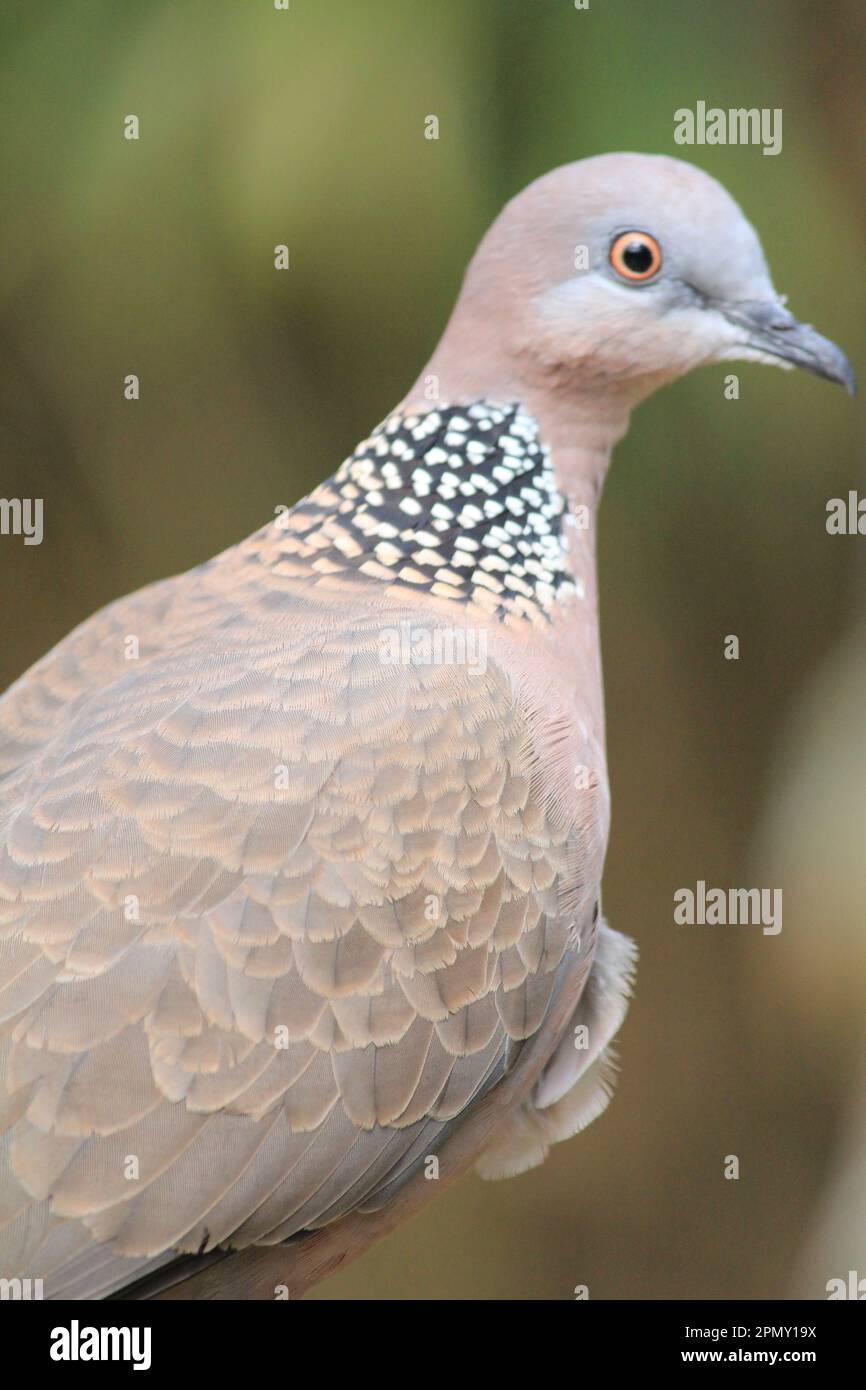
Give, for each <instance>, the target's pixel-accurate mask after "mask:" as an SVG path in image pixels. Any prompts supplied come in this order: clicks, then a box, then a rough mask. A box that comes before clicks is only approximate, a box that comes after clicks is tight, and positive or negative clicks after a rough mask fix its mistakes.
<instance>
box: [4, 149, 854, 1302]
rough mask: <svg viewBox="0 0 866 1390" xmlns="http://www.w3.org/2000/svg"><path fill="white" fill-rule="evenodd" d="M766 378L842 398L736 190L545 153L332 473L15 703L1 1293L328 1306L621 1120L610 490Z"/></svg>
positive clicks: (56, 662) (123, 605) (82, 636)
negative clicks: (297, 1301) (383, 1255)
mask: <svg viewBox="0 0 866 1390" xmlns="http://www.w3.org/2000/svg"><path fill="white" fill-rule="evenodd" d="M614 244H616V245H617V246H618V247H619V248H624V253H623V254H624V255H625V258H626V259H625V261H622V260H620V252H619V250H618V252H617V257H616V258H614V259H613V260H612V259H611V246H612V245H614ZM653 245H654V246H655V247H656V249H658V250H659V256H660V260H659V263H658V264H655V263H654V262H653V261H652V257H651V254H650V248H651V246H653ZM653 254H654V253H653ZM629 266H631V267H633V270H632V269H629ZM618 267H619V269H618ZM735 357H746V358H754V359H758V360H781V359H787V360H788V361H789V362H790V363H796V364H797V365H803V366H807V367H809V368H811V369H812V370H815V371H818V372H820V373H821V374H823V375H827V376H831V377H833V378H834V379H838V380H846V381H848V380H849V378H850V368H848V367H847V364H846V363H845V360H844V358H843V357H842V355H841V353H839V351H838V349H835V348H834V347H833V345H832V344H829V343H827V342H826V340H824V339H822V338H820V337H819V336H818V335H817V334H815V333H814V332H813V330H811V329H805V328H803V327H802V326H799V325H797V324H796V323H795V321H794V320H793V319H791V317H790V315H788V314H787V311H786V310H784V309H783V308H782V307H781V304H780V301H779V300H778V297H777V296H776V294H775V291H774V290H773V288H772V285H771V283H770V281H769V277H768V274H767V271H766V267H765V264H764V261H763V256H762V254H761V251H760V246H759V243H758V241H757V238H756V236H755V234H754V232H753V231H752V229H751V228H750V227H749V225H748V223H747V222H746V221H745V219H744V218H743V217H742V214H741V213H740V212H739V209H738V208H737V207H736V205H735V204H734V203H733V202H732V200H731V199H730V198H729V197H728V195H727V194H726V193H725V192H724V190H723V189H721V188H720V187H719V185H718V184H716V183H715V182H714V181H713V180H712V179H710V178H709V177H708V176H707V175H705V174H702V173H700V172H699V171H697V170H695V169H692V168H690V167H689V166H687V165H683V164H680V163H678V162H676V161H673V160H668V159H658V158H652V157H647V156H638V155H612V156H604V157H601V158H599V159H597V160H588V161H584V162H583V163H581V164H577V165H571V166H568V167H567V168H565V169H561V170H557V171H555V172H554V173H553V174H550V175H548V176H547V177H546V178H544V179H541V180H539V182H538V183H536V184H534V185H532V187H531V188H529V189H527V190H526V191H525V192H524V193H522V194H521V195H520V196H519V197H518V198H517V199H515V200H514V202H513V203H511V204H509V206H508V208H506V210H505V212H504V213H503V214H502V216H501V217H500V218H499V219H498V221H497V222H496V223H495V224H494V227H493V228H492V229H491V231H490V232H489V233H488V235H487V237H486V238H485V239H484V241H483V243H482V245H481V248H480V250H479V252H478V254H477V256H476V257H475V259H474V261H473V263H472V266H471V267H470V270H469V272H468V274H467V279H466V283H465V285H464V289H463V292H462V294H461V297H460V299H459V301H458V305H457V307H456V309H455V313H454V315H453V318H452V320H451V323H450V324H449V326H448V328H447V330H446V332H445V334H444V335H443V338H442V341H441V343H440V345H439V347H438V348H437V350H436V352H435V353H434V355H433V358H432V360H431V362H430V364H429V365H428V367H427V368H426V369H425V371H424V372H423V373H422V374H421V377H420V378H419V381H418V383H417V384H416V386H415V387H414V388H413V390H412V391H411V392H410V393H409V395H408V397H407V398H406V400H405V401H404V402H403V404H402V405H401V406H400V407H398V409H397V410H396V411H395V412H394V413H393V414H392V416H390V417H389V418H388V420H387V421H386V422H385V423H384V424H383V426H382V427H380V429H379V430H377V431H375V432H374V434H373V435H372V436H371V437H370V439H369V440H367V441H365V442H364V443H363V444H362V445H360V446H359V447H358V449H357V450H356V451H355V453H354V454H353V456H352V458H351V459H349V460H347V461H346V463H345V464H344V465H343V466H342V468H341V469H340V470H339V471H338V472H337V474H335V476H334V477H333V478H332V479H330V480H329V481H328V482H327V483H324V484H323V485H322V486H321V487H320V488H318V489H317V490H316V491H315V492H314V493H313V494H312V495H311V497H310V498H308V499H306V500H305V501H304V502H302V503H299V504H298V506H297V507H295V508H294V509H292V511H291V512H290V513H288V514H287V515H286V516H285V517H281V518H279V519H278V520H277V521H276V522H273V523H271V524H270V525H268V526H266V527H265V528H263V530H261V531H259V532H258V533H256V534H255V535H254V536H252V537H250V538H249V539H248V540H247V541H244V542H242V543H241V544H239V545H237V546H235V547H233V548H232V549H231V550H229V551H226V552H225V553H224V554H223V555H220V556H218V557H217V558H216V559H215V560H213V561H211V562H209V563H208V564H207V565H203V566H200V567H199V568H198V569H195V570H192V571H191V572H190V573H188V574H186V575H183V576H180V577H179V578H176V579H171V580H167V581H164V582H162V583H159V584H156V585H153V586H151V587H150V588H148V589H145V590H143V591H142V592H141V593H139V594H135V595H133V596H131V597H130V598H127V599H123V600H121V601H119V602H118V603H116V604H113V605H112V606H111V607H109V608H108V609H106V610H104V611H103V612H101V613H99V614H97V615H96V616H95V617H94V618H92V619H91V620H90V621H89V622H87V623H85V624H83V625H82V626H81V627H80V628H78V629H77V630H76V631H75V632H73V633H72V634H71V635H70V636H69V637H68V638H67V639H66V640H65V641H64V642H62V643H60V645H59V646H58V647H57V648H55V649H54V651H52V652H50V653H49V654H48V656H46V657H45V658H44V659H43V660H42V661H41V662H39V663H38V664H37V665H36V666H35V667H34V668H33V669H32V670H31V671H30V672H28V673H27V674H26V675H25V676H23V677H22V679H21V680H20V681H19V682H18V683H17V684H16V685H14V686H13V687H12V688H11V690H10V691H9V692H8V693H7V694H6V696H5V697H4V699H3V700H2V702H0V776H2V781H0V972H2V973H0V1019H2V1020H3V1028H4V1033H3V1041H2V1044H0V1061H2V1070H3V1076H4V1092H5V1094H4V1098H3V1099H2V1102H0V1115H2V1124H3V1139H2V1145H0V1275H2V1276H3V1277H7V1278H9V1277H37V1278H43V1279H44V1280H45V1281H46V1286H47V1292H48V1293H49V1295H50V1296H55V1297H58V1296H64V1295H68V1296H73V1297H100V1296H104V1295H106V1294H107V1293H111V1292H113V1291H116V1290H118V1289H120V1288H122V1287H124V1286H126V1285H128V1284H129V1283H130V1282H131V1281H135V1280H138V1279H142V1278H150V1280H151V1282H150V1284H149V1285H145V1286H143V1287H144V1289H145V1291H146V1292H149V1293H150V1294H153V1293H154V1292H156V1291H157V1290H159V1289H160V1288H161V1289H163V1290H164V1291H165V1292H164V1293H163V1295H162V1296H187V1295H188V1294H189V1293H192V1294H193V1295H194V1296H207V1297H213V1296H223V1297H227V1296H235V1297H253V1296H263V1297H267V1296H272V1291H273V1286H274V1283H275V1282H279V1283H286V1284H288V1285H289V1286H290V1288H291V1289H292V1291H293V1292H296V1291H300V1290H301V1289H302V1288H303V1287H304V1286H305V1285H306V1284H307V1283H309V1282H310V1281H311V1280H312V1279H314V1278H317V1277H321V1276H322V1275H323V1274H325V1273H327V1272H328V1271H329V1270H331V1269H333V1268H335V1267H336V1266H337V1265H339V1264H340V1263H341V1262H343V1261H344V1260H345V1259H347V1258H350V1257H351V1256H352V1255H354V1254H356V1253H358V1252H359V1251H360V1250H361V1249H363V1248H364V1246H365V1245H366V1244H368V1243H369V1241H370V1240H371V1239H374V1238H376V1237H377V1236H378V1235H380V1234H382V1233H383V1232H384V1231H385V1230H387V1229H390V1227H391V1226H393V1224H394V1223H395V1222H396V1221H397V1220H399V1219H402V1218H403V1217H404V1216H406V1215H408V1214H410V1213H411V1212H412V1211H413V1210H414V1209H416V1207H417V1206H418V1205H420V1203H421V1202H422V1201H424V1200H426V1199H427V1198H428V1197H429V1196H431V1195H433V1193H434V1192H435V1191H436V1190H437V1188H441V1186H442V1185H444V1184H447V1183H448V1182H449V1181H452V1180H453V1179H454V1178H455V1177H456V1176H457V1175H458V1174H459V1173H460V1172H461V1171H462V1170H463V1169H465V1168H466V1167H467V1166H468V1165H469V1164H471V1163H472V1162H473V1161H476V1160H477V1161H478V1164H479V1167H480V1169H481V1171H482V1172H483V1173H484V1174H486V1175H487V1176H500V1175H504V1174H508V1173H511V1172H516V1171H520V1170H521V1169H522V1168H525V1167H528V1166H531V1165H532V1164H533V1163H536V1162H540V1161H541V1160H542V1159H543V1157H544V1155H545V1153H546V1151H547V1148H548V1147H549V1145H550V1144H551V1143H553V1142H556V1141H557V1140H559V1139H562V1138H565V1137H567V1136H568V1135H570V1134H572V1133H574V1132H575V1131H576V1130H578V1129H579V1128H581V1127H582V1125H584V1124H586V1123H588V1122H589V1121H590V1120H591V1119H592V1118H594V1117H595V1115H596V1114H598V1112H599V1111H600V1110H601V1109H603V1107H604V1105H605V1104H606V1101H607V1097H608V1093H609V1087H610V1053H609V1044H610V1040H611V1038H612V1037H613V1035H614V1034H615V1033H616V1031H617V1029H618V1028H619V1025H620V1023H621V1021H622V1018H623V1015H624V1012H625V1007H626V999H627V994H628V990H629V985H630V979H631V972H632V966H633V955H634V952H633V948H632V946H631V944H630V943H629V942H628V941H627V939H626V938H624V937H622V936H620V935H619V934H617V933H616V932H613V931H611V930H610V929H609V928H607V927H606V926H604V924H603V923H602V922H601V919H600V910H599V904H600V883H601V875H602V868H603V863H604V854H605V847H606V843H607V833H608V824H609V799H608V786H607V773H606V765H605V752H604V744H605V736H604V714H603V702H602V683H601V669H600V658H599V636H598V604H597V589H596V570H595V524H596V513H597V507H598V502H599V497H600V493H601V487H602V483H603V479H604V474H605V471H606V468H607V464H608V459H609V455H610V450H611V448H612V447H613V445H614V444H615V442H616V441H617V440H618V439H619V438H620V437H621V436H622V434H623V433H624V431H625V429H626V427H627V424H628V417H629V412H630V410H631V408H632V407H633V406H634V405H635V404H637V403H638V402H639V401H640V400H641V399H643V398H644V397H645V396H646V395H648V394H649V392H650V391H652V390H653V389H655V387H657V386H658V385H660V384H661V383H663V382H664V381H667V380H670V379H672V378H673V377H675V376H677V375H680V374H681V373H682V372H684V371H686V370H688V369H689V368H690V367H692V366H696V365H699V364H700V363H702V362H710V361H724V360H731V359H733V358H735ZM130 637H134V638H135V639H136V641H137V644H138V649H137V652H135V654H134V659H132V660H130V659H129V656H130V648H129V641H128V639H129V638H130ZM581 1025H584V1027H582V1026H581ZM433 1156H435V1157H436V1158H437V1160H438V1162H439V1165H440V1179H441V1180H440V1183H439V1184H433V1183H429V1182H426V1181H425V1179H424V1165H425V1161H426V1160H428V1159H429V1158H430V1157H433ZM131 1158H134V1160H135V1162H134V1163H133V1164H132V1165H131V1167H130V1159H131ZM283 1242H288V1244H283ZM237 1251H240V1252H242V1253H231V1254H227V1253H226V1252H237ZM182 1257H186V1258H182Z"/></svg>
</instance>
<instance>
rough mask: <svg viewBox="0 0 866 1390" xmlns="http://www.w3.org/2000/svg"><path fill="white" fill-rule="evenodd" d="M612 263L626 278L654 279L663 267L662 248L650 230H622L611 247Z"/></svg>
mask: <svg viewBox="0 0 866 1390" xmlns="http://www.w3.org/2000/svg"><path fill="white" fill-rule="evenodd" d="M610 263H611V265H612V266H613V268H614V270H615V271H616V273H617V275H621V276H622V278H623V279H624V280H631V281H632V282H640V281H643V280H652V278H653V276H654V275H658V273H659V271H660V270H661V268H662V248H661V247H660V246H659V244H658V242H657V241H656V239H655V237H654V236H650V234H649V232H622V233H621V234H620V235H619V236H618V237H617V238H616V241H615V242H614V243H613V245H612V246H611V248H610Z"/></svg>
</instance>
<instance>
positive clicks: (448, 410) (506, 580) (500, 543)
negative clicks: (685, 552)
mask: <svg viewBox="0 0 866 1390" xmlns="http://www.w3.org/2000/svg"><path fill="white" fill-rule="evenodd" d="M560 452H561V457H560ZM606 462H607V460H606V455H605V454H604V453H603V451H598V450H597V451H587V450H586V449H585V448H584V447H582V446H581V447H579V448H578V447H576V445H575V443H574V441H573V440H571V441H570V440H568V439H563V440H562V441H561V447H560V449H558V450H557V453H556V457H554V452H553V450H552V449H551V447H550V445H549V444H548V442H547V440H545V439H544V437H543V435H542V432H541V428H540V424H539V421H538V420H537V419H536V418H535V417H534V416H533V415H531V414H530V413H529V411H527V410H526V409H525V408H524V407H523V406H522V405H520V404H519V403H516V402H512V403H499V402H491V401H488V400H475V401H471V402H467V403H465V404H460V405H445V404H439V403H429V404H428V403H423V404H418V405H412V404H408V405H404V406H402V407H400V408H399V409H398V410H397V411H395V412H394V413H393V414H392V415H390V416H388V418H387V419H386V420H385V421H384V422H383V423H382V424H381V425H379V426H378V427H377V429H375V430H374V431H373V433H372V434H371V436H370V437H369V439H366V440H364V441H363V442H362V443H361V444H359V445H358V447H357V448H356V449H355V451H354V452H353V453H352V454H351V455H350V456H349V458H347V459H346V461H345V462H344V463H343V464H342V465H341V467H340V469H339V470H338V472H337V473H336V474H335V475H334V477H333V478H331V479H329V480H328V482H326V483H323V484H322V485H321V487H319V488H317V489H316V490H315V492H313V493H312V494H311V495H310V497H308V498H306V499H305V500H304V501H303V502H301V503H299V504H298V505H297V506H296V507H295V508H293V510H292V513H291V516H290V525H289V528H288V530H287V535H286V541H287V544H288V546H289V548H290V550H292V551H293V552H294V553H296V554H297V553H301V554H303V557H304V558H305V559H306V560H307V562H308V563H309V564H310V565H311V566H312V567H313V568H314V569H318V570H320V571H321V572H322V573H323V574H329V575H331V574H334V572H335V571H344V572H345V571H350V572H352V573H354V574H355V575H356V576H357V577H358V578H359V579H360V578H361V576H364V578H365V579H369V580H373V581H377V582H380V583H387V584H389V585H396V586H399V587H400V589H401V590H404V591H412V590H414V591H415V592H419V591H426V592H427V593H428V594H429V595H430V596H431V597H434V598H436V599H441V600H445V601H452V602H455V603H459V604H465V603H468V602H472V603H473V604H476V605H480V606H481V607H482V608H483V609H484V610H485V611H486V612H488V613H490V614H491V616H492V615H494V614H496V615H498V616H500V617H505V616H506V615H512V616H515V617H524V618H528V619H530V620H531V621H533V622H535V623H542V624H544V623H547V622H548V621H549V620H550V618H551V616H552V615H554V614H555V613H556V612H557V611H559V610H560V609H561V608H562V606H563V605H564V604H566V605H569V606H570V605H571V603H573V602H577V603H582V602H588V604H589V605H591V606H592V605H594V600H595V542H594V533H595V512H596V507H597V502H598V497H599V492H600V488H601V481H602V478H603V476H604V470H605V468H606ZM347 577H348V576H347Z"/></svg>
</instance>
